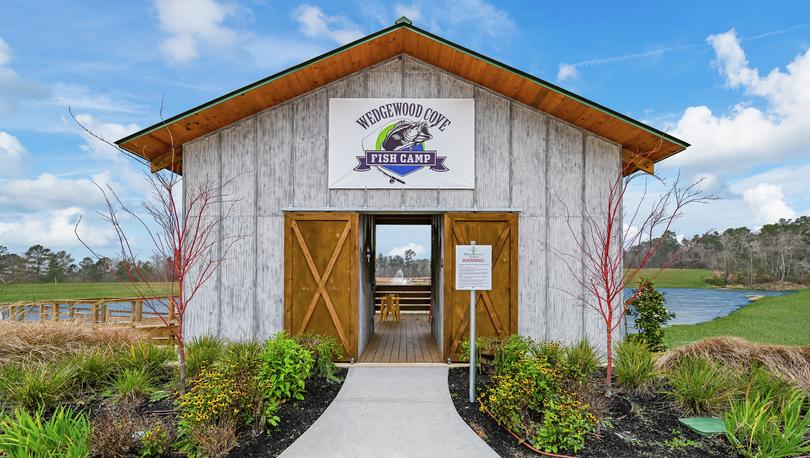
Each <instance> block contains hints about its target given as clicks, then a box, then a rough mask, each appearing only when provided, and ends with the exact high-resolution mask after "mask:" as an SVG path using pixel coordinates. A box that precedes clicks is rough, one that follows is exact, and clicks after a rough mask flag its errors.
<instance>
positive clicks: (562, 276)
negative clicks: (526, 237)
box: [546, 120, 584, 343]
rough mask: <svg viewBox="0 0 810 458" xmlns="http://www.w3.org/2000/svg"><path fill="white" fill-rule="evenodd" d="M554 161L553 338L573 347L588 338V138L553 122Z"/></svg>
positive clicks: (550, 199) (549, 190)
mask: <svg viewBox="0 0 810 458" xmlns="http://www.w3.org/2000/svg"><path fill="white" fill-rule="evenodd" d="M548 135H549V148H548V152H547V154H548V155H549V156H548V177H549V180H548V182H547V186H546V188H547V193H548V199H547V203H548V209H547V211H548V212H549V215H548V229H547V230H548V248H547V249H548V250H549V255H548V257H547V260H548V266H547V269H548V279H549V284H548V288H549V290H548V298H549V300H548V312H547V320H548V338H550V339H554V340H561V341H563V342H566V343H573V342H575V341H577V340H578V339H580V338H581V336H582V321H583V314H584V308H583V305H582V303H581V301H580V300H579V299H578V298H579V297H582V288H581V285H580V284H579V282H578V281H577V278H578V277H577V276H581V272H582V265H581V261H577V259H581V253H580V251H579V249H578V248H577V245H576V242H575V240H574V239H573V238H572V232H573V233H576V234H577V236H578V237H581V235H582V188H583V181H582V179H583V171H582V167H583V162H582V161H583V150H582V148H583V143H582V133H581V132H580V131H579V130H577V129H574V128H573V127H570V126H567V125H565V124H562V123H560V122H557V121H554V120H550V124H549V132H548Z"/></svg>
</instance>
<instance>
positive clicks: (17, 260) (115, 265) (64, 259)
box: [0, 245, 171, 284]
mask: <svg viewBox="0 0 810 458" xmlns="http://www.w3.org/2000/svg"><path fill="white" fill-rule="evenodd" d="M137 262H138V266H137V267H138V269H139V272H140V273H141V274H142V276H143V277H144V280H145V281H164V280H165V279H166V274H167V273H168V272H171V270H170V269H169V268H168V266H167V265H166V264H167V262H166V261H164V260H162V259H161V258H159V257H153V258H152V259H150V260H147V261H137ZM131 271H133V269H132V268H131V266H130V265H128V264H127V262H126V261H122V260H120V259H112V258H107V257H101V258H98V259H92V258H90V257H85V258H83V259H82V260H81V261H79V262H78V263H77V262H76V261H75V259H73V256H71V255H70V254H69V253H67V252H66V251H53V250H51V249H50V248H46V247H44V246H42V245H34V246H32V247H30V248H28V249H27V250H25V251H24V252H22V253H11V252H9V250H8V248H6V247H5V246H2V245H0V284H4V283H36V282H47V283H67V282H114V281H130V280H131V279H130V274H129V272H131Z"/></svg>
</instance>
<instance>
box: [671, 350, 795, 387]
mask: <svg viewBox="0 0 810 458" xmlns="http://www.w3.org/2000/svg"><path fill="white" fill-rule="evenodd" d="M693 356H700V357H704V358H707V359H710V360H712V361H715V362H717V363H720V364H722V365H723V366H726V367H729V368H732V369H735V370H738V371H746V370H748V368H750V367H751V366H752V365H761V366H762V367H764V368H766V369H768V371H770V372H771V373H773V374H775V375H778V376H779V377H781V378H783V379H785V380H787V381H789V382H790V383H791V384H793V385H795V386H796V387H797V388H799V389H801V390H803V391H804V393H805V394H806V395H808V396H810V347H791V346H787V345H770V344H758V343H753V342H748V341H746V340H744V339H740V338H737V337H712V338H709V339H704V340H701V341H700V342H695V343H693V344H689V345H684V346H683V347H678V348H675V349H673V350H671V351H669V352H667V353H666V354H664V355H663V356H662V357H661V358H659V359H658V367H659V368H660V369H663V370H669V369H671V368H672V367H674V366H677V365H678V364H679V362H680V361H681V360H682V359H684V358H689V357H693Z"/></svg>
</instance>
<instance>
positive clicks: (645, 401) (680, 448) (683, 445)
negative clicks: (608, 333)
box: [448, 368, 737, 458]
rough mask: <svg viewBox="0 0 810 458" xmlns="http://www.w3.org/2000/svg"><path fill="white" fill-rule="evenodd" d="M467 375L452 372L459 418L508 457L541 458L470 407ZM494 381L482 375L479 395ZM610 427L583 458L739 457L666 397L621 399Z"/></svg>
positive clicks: (612, 409) (457, 370)
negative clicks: (682, 418) (681, 418)
mask: <svg viewBox="0 0 810 458" xmlns="http://www.w3.org/2000/svg"><path fill="white" fill-rule="evenodd" d="M468 378H469V371H468V369H467V368H452V369H450V375H449V379H448V382H449V385H450V396H451V397H452V398H453V404H455V406H456V410H457V411H458V413H459V415H461V418H463V419H464V421H465V422H467V424H468V425H470V428H472V430H473V431H475V432H476V434H478V435H479V436H480V437H481V438H482V439H484V441H486V443H487V444H489V446H490V447H492V449H493V450H495V451H496V452H497V453H498V454H499V455H501V456H504V457H533V456H538V455H537V454H535V453H534V452H532V451H531V450H529V449H528V448H526V447H525V446H523V445H520V444H518V443H517V441H516V440H515V438H514V437H513V436H512V435H511V434H509V433H508V432H507V431H506V430H504V429H503V428H501V427H500V426H499V425H498V424H497V423H496V422H495V420H493V419H492V417H490V416H489V415H487V414H486V413H484V412H481V411H480V410H479V408H478V403H477V402H476V403H473V404H470V403H469V400H468V398H469V383H468ZM490 383H491V378H490V377H489V376H488V375H486V374H479V376H478V383H477V391H478V392H479V393H481V392H483V391H484V390H485V389H486V386H487V385H489V384H490ZM608 416H609V417H610V423H611V424H612V427H611V428H603V429H602V431H600V432H599V435H598V436H591V437H589V438H588V439H587V440H586V443H585V449H584V450H583V451H582V454H581V455H580V456H583V457H655V458H663V457H684V458H686V457H697V456H700V457H733V456H736V455H737V454H736V452H735V451H734V450H733V449H732V448H731V447H730V446H729V445H728V444H727V443H726V441H725V439H723V438H721V437H717V438H712V437H703V436H701V435H699V434H697V433H695V432H693V431H691V430H689V429H688V428H686V427H684V426H682V425H681V424H680V423H679V422H678V414H677V411H676V410H675V407H674V406H673V405H672V403H671V402H670V401H669V400H668V399H666V398H665V397H664V396H661V395H657V394H651V395H648V396H634V395H626V394H617V395H615V396H614V397H613V400H612V402H611V404H610V407H609V414H608Z"/></svg>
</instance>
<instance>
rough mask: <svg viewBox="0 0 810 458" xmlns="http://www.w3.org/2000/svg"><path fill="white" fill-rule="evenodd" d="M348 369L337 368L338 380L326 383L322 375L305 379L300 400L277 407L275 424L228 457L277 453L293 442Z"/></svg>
mask: <svg viewBox="0 0 810 458" xmlns="http://www.w3.org/2000/svg"><path fill="white" fill-rule="evenodd" d="M347 372H348V369H341V368H339V369H338V370H337V376H338V377H340V379H341V381H340V382H333V383H329V382H327V381H326V380H324V379H322V378H315V377H313V378H310V379H309V380H307V392H306V397H304V400H303V401H287V402H285V403H284V404H282V405H281V407H279V410H278V416H279V418H281V421H280V422H279V424H278V426H277V427H275V428H274V429H273V430H272V431H270V433H269V434H268V433H264V434H261V435H259V436H258V437H255V438H252V439H250V440H248V441H244V442H242V441H240V443H239V445H238V446H237V447H236V448H235V449H233V450H232V451H231V453H230V454H229V455H228V456H230V457H271V456H278V455H280V454H281V452H283V451H284V450H285V449H286V448H287V447H289V446H290V444H292V443H293V442H295V440H296V439H298V437H300V436H301V434H304V431H306V430H307V429H309V427H310V426H311V425H312V424H313V423H315V420H317V419H318V417H320V416H321V414H322V413H323V411H324V410H326V408H327V407H329V404H331V403H332V400H333V399H335V396H337V394H338V391H340V387H341V386H343V380H345V379H346V374H347Z"/></svg>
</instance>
